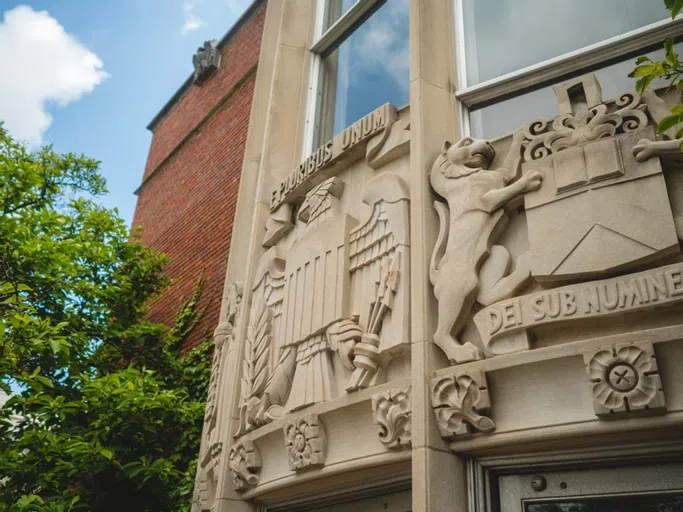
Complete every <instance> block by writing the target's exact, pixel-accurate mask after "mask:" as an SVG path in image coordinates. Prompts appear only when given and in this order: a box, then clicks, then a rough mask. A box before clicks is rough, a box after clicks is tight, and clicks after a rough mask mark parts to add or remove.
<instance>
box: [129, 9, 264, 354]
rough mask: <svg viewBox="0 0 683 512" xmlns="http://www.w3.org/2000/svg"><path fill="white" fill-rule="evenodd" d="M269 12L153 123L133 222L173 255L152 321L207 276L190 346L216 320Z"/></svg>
mask: <svg viewBox="0 0 683 512" xmlns="http://www.w3.org/2000/svg"><path fill="white" fill-rule="evenodd" d="M265 11H266V2H265V1H260V2H256V3H255V4H253V5H252V7H250V8H249V10H248V11H247V13H245V16H244V17H243V18H242V19H241V20H240V21H238V22H237V24H236V26H235V27H234V28H233V29H232V30H231V31H230V32H229V33H228V35H227V36H226V37H225V38H224V40H223V41H221V43H220V50H221V54H222V57H221V66H220V68H219V69H218V71H217V72H216V73H215V74H214V75H213V76H212V77H211V78H209V79H208V81H207V82H206V83H204V84H203V85H202V86H201V87H198V86H196V85H193V84H192V82H191V81H189V82H186V84H185V85H184V86H183V88H181V90H180V91H179V93H178V94H177V95H176V96H175V97H174V98H173V99H172V100H171V101H170V102H169V104H167V105H166V106H165V107H164V109H163V110H162V111H161V112H160V114H159V115H157V117H156V118H155V119H154V120H153V121H152V123H151V124H150V126H149V128H150V129H151V130H152V131H153V137H152V143H151V147H150V151H149V155H148V157H147V165H146V167H145V171H144V177H143V181H142V184H141V185H140V188H139V189H138V191H137V194H138V202H137V206H136V209H135V216H134V218H133V225H140V226H142V227H143V228H144V232H143V235H142V242H143V243H144V244H145V245H147V246H149V247H152V248H154V249H156V250H158V251H160V252H163V253H165V254H166V255H167V256H168V257H169V258H170V260H171V262H170V264H169V265H168V266H167V272H168V275H169V276H170V277H171V278H172V279H173V285H172V286H171V288H170V289H169V290H168V291H167V292H166V293H165V294H164V295H163V296H162V297H160V298H159V299H158V300H156V301H155V302H154V303H153V304H152V305H151V309H150V313H149V319H150V320H152V321H157V322H162V323H165V324H167V325H170V324H172V323H173V321H174V319H175V315H176V313H177V311H178V307H179V306H180V303H181V301H182V300H183V298H187V297H189V296H190V295H191V293H192V291H193V289H194V286H195V284H196V282H197V280H198V279H199V278H200V277H201V276H202V275H203V276H204V278H205V283H204V289H203V294H202V297H201V300H200V303H199V307H200V308H203V307H206V312H205V314H204V317H203V318H202V320H201V321H200V323H199V324H198V325H197V327H196V328H195V329H194V331H193V332H192V333H191V334H190V337H189V339H188V340H187V343H186V346H185V348H186V349H189V348H191V347H193V346H196V345H197V344H198V343H200V342H201V340H202V339H203V338H204V336H205V335H206V334H209V333H211V332H212V330H213V329H214V328H215V327H216V325H217V324H218V316H219V312H220V306H221V295H222V292H223V281H224V279H225V271H226V266H227V262H228V253H229V250H230V239H231V236H232V225H233V220H234V215H235V206H236V203H237V193H238V187H239V180H240V174H241V170H242V158H243V155H244V145H245V142H246V138H247V130H248V127H249V115H250V111H251V102H252V97H253V92H254V83H255V80H256V65H257V63H258V56H259V49H260V43H261V36H262V33H263V22H264V18H265ZM188 59H189V56H188Z"/></svg>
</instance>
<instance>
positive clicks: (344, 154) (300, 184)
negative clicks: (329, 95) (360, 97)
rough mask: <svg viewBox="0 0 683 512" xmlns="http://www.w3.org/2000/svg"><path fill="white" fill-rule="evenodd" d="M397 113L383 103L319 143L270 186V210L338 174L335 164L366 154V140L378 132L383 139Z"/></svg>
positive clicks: (301, 195) (338, 167)
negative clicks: (272, 187) (338, 132)
mask: <svg viewBox="0 0 683 512" xmlns="http://www.w3.org/2000/svg"><path fill="white" fill-rule="evenodd" d="M397 117H398V113H397V112H396V108H395V107H394V106H393V105H392V104H391V103H385V104H384V105H382V106H381V107H379V108H377V109H376V110H373V111H372V112H370V113H369V114H368V115H366V116H364V117H362V118H360V119H359V120H358V121H356V122H355V123H353V124H352V125H351V126H349V127H348V128H345V129H344V130H343V131H342V132H341V133H340V134H339V135H337V136H336V137H334V138H333V139H332V140H329V141H327V142H326V143H325V144H323V145H322V146H320V147H319V148H318V149H317V150H316V151H314V152H313V153H312V154H311V155H310V156H308V158H306V159H305V160H304V161H303V162H301V163H300V164H299V165H298V166H297V168H296V169H294V170H293V171H292V172H291V173H290V174H289V175H288V176H287V177H286V178H285V179H283V180H282V181H281V182H280V183H279V184H278V185H277V186H276V187H275V188H274V189H273V190H272V192H271V196H270V211H271V212H274V211H276V210H277V209H278V208H279V207H280V206H281V205H282V204H284V203H289V202H296V201H297V200H300V199H301V198H302V197H304V196H305V195H306V192H308V191H309V190H310V189H311V188H313V187H314V186H315V185H317V184H319V183H321V182H322V181H324V180H326V179H327V178H329V177H330V176H334V175H335V174H338V173H339V171H340V170H341V167H340V166H338V165H336V164H340V163H342V162H344V163H346V164H348V163H349V162H352V161H354V160H356V159H358V158H361V157H362V156H365V151H366V146H367V143H368V141H369V140H370V139H371V138H372V137H374V136H375V135H378V134H380V133H382V134H384V137H381V138H382V140H385V138H386V137H387V136H388V135H389V130H390V129H391V126H392V125H393V124H394V121H396V119H397ZM368 156H369V157H372V156H373V155H368Z"/></svg>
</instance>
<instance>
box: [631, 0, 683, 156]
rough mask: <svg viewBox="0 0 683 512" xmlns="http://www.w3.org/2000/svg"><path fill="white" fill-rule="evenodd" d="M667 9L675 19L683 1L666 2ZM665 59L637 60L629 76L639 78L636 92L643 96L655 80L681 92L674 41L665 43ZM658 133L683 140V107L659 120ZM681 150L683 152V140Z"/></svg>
mask: <svg viewBox="0 0 683 512" xmlns="http://www.w3.org/2000/svg"><path fill="white" fill-rule="evenodd" d="M664 4H665V6H666V8H667V9H668V10H669V11H670V12H671V18H672V19H674V18H676V16H678V14H679V13H680V11H681V9H683V0H664ZM664 51H665V55H664V59H663V60H654V59H651V58H650V57H647V56H645V55H644V56H642V57H638V58H637V59H636V67H635V69H634V70H633V71H632V72H631V73H630V75H629V76H631V77H633V78H637V81H636V92H638V93H639V94H642V93H643V92H645V90H646V89H647V88H648V87H649V86H650V85H651V84H652V82H654V81H655V80H664V81H666V82H668V84H669V87H673V88H675V89H676V90H677V91H680V90H681V88H682V87H683V63H682V62H681V61H680V60H679V58H678V53H677V52H676V51H675V49H674V39H673V38H668V39H667V40H666V41H665V42H664ZM657 131H658V132H659V133H660V134H666V135H667V136H668V137H670V138H673V139H683V105H676V106H674V107H673V108H672V109H671V114H670V115H668V116H665V117H663V118H662V119H660V120H659V122H658V126H657ZM680 148H681V150H682V151H683V140H682V141H681V144H680Z"/></svg>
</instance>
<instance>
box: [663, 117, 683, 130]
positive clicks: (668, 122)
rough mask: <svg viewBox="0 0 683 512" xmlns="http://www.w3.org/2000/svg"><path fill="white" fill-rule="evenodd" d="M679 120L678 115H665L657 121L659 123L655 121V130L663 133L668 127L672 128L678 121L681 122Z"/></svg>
mask: <svg viewBox="0 0 683 512" xmlns="http://www.w3.org/2000/svg"><path fill="white" fill-rule="evenodd" d="M680 120H681V118H680V116H666V117H664V118H662V120H661V121H659V123H657V131H658V132H659V133H664V132H665V131H667V130H668V129H669V128H673V127H674V126H676V125H677V124H678V123H680V122H681V121H680Z"/></svg>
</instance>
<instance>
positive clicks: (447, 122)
mask: <svg viewBox="0 0 683 512" xmlns="http://www.w3.org/2000/svg"><path fill="white" fill-rule="evenodd" d="M454 46H455V35H454V26H453V2H451V1H444V0H410V115H411V128H410V132H411V138H410V169H411V182H410V189H411V202H410V218H411V232H410V237H411V242H412V248H413V251H412V261H411V283H412V287H411V310H412V318H411V326H412V329H411V331H412V332H411V338H412V348H411V356H412V370H411V376H412V387H413V461H412V477H413V510H414V511H415V512H427V511H429V512H441V511H451V512H465V511H466V510H467V492H466V474H465V464H464V462H462V461H460V460H458V458H457V457H456V456H454V455H453V454H452V453H451V452H450V450H449V449H448V445H447V444H446V443H445V442H444V441H443V439H441V437H440V435H439V432H438V429H437V426H436V421H435V417H434V414H433V412H432V407H431V401H430V389H429V377H430V375H431V374H432V373H433V372H434V370H436V369H438V368H441V367H444V366H447V365H448V362H447V360H446V358H445V356H444V355H443V354H442V353H441V351H440V350H439V349H438V348H437V347H436V346H435V345H434V343H433V342H432V336H433V333H434V330H435V324H436V300H435V298H434V295H433V293H432V287H431V284H430V282H429V260H430V257H431V251H432V248H433V247H434V243H435V241H436V234H437V231H438V218H437V216H436V212H435V210H434V207H433V205H432V203H433V200H434V196H433V194H432V192H431V190H430V186H429V179H428V175H429V171H430V169H431V166H432V164H433V163H434V160H435V158H436V156H437V153H438V150H439V148H440V147H441V145H442V144H443V141H444V140H452V141H453V140H457V139H458V137H459V127H458V126H457V122H456V119H457V117H456V114H457V108H458V106H457V104H456V99H455V96H454V94H453V93H454V89H455V51H454Z"/></svg>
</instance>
